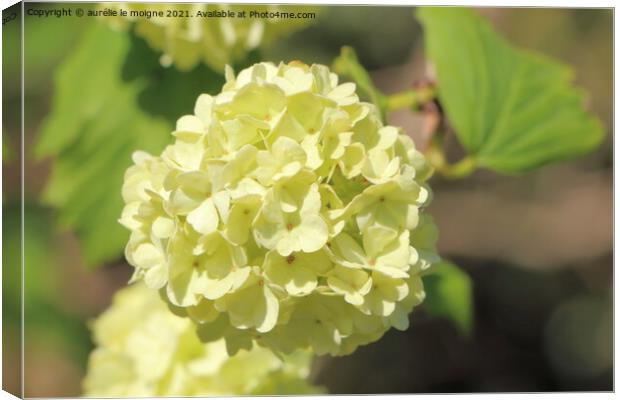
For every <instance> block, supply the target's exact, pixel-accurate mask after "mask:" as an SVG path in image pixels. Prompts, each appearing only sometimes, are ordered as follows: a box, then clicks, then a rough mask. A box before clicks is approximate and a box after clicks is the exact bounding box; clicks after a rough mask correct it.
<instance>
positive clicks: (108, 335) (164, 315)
mask: <svg viewBox="0 0 620 400" xmlns="http://www.w3.org/2000/svg"><path fill="white" fill-rule="evenodd" d="M93 331H94V339H95V343H96V345H97V347H96V349H95V350H94V351H93V352H92V353H91V355H90V359H89V362H88V372H87V375H86V378H85V379H84V382H83V385H84V394H85V396H88V397H154V396H175V397H176V396H214V395H229V396H230V395H244V394H249V395H261V394H271V395H273V394H310V393H319V392H321V390H320V389H319V388H317V387H314V386H312V385H311V384H309V383H307V382H306V378H307V377H308V374H309V369H310V362H311V360H310V354H309V353H307V352H297V353H295V354H292V355H290V356H286V357H285V358H284V359H280V358H278V357H276V356H275V355H274V354H273V353H271V352H270V351H269V350H268V349H264V348H258V347H257V348H255V349H252V350H251V351H242V352H239V353H238V354H237V355H235V356H233V357H229V356H228V354H227V353H226V345H225V343H224V341H223V340H220V341H217V342H212V343H207V344H205V343H202V342H201V341H200V340H199V339H198V337H197V336H196V332H195V328H194V325H193V324H192V323H191V321H190V320H188V319H187V318H182V317H178V316H176V315H174V314H173V313H171V312H170V311H169V310H168V308H167V307H166V304H165V303H164V302H163V301H162V300H161V299H160V298H159V296H158V294H157V292H155V291H153V290H150V289H148V288H146V287H145V286H144V285H142V284H136V285H133V286H130V287H127V288H124V289H121V290H120V291H119V292H117V294H116V295H115V297H114V301H113V304H112V306H111V307H110V308H109V309H108V310H107V311H105V312H104V313H103V314H102V315H101V316H100V317H99V318H98V319H97V320H95V321H94V323H93Z"/></svg>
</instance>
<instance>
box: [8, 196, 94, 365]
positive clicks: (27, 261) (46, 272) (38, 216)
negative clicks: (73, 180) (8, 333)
mask: <svg viewBox="0 0 620 400" xmlns="http://www.w3.org/2000/svg"><path fill="white" fill-rule="evenodd" d="M2 217H3V220H4V222H3V224H2V247H3V249H4V252H3V253H2V265H3V268H2V280H3V284H2V289H3V291H2V302H3V305H2V311H3V323H5V324H6V325H7V326H20V324H21V271H22V270H21V267H22V263H21V207H20V206H19V204H18V203H11V204H6V205H3V207H2ZM50 222H51V216H50V213H49V211H48V210H44V209H42V208H40V207H37V206H35V205H32V204H28V203H26V204H25V205H24V265H23V267H24V296H23V301H24V314H25V320H24V323H25V332H26V334H27V335H33V336H36V335H37V333H38V332H45V335H46V338H47V340H53V341H55V342H56V343H58V344H59V345H61V346H63V348H64V349H66V351H67V353H69V354H71V356H72V357H74V358H75V359H76V361H78V362H80V363H83V362H84V361H85V360H86V356H87V354H88V348H89V339H88V332H87V330H86V327H85V326H83V323H82V321H81V320H80V318H77V317H75V316H74V315H70V314H68V313H67V312H65V311H63V310H62V309H61V307H60V306H59V305H58V304H57V296H58V293H59V291H60V290H61V286H62V285H61V279H62V278H61V275H60V271H59V269H60V264H59V263H60V261H59V260H60V256H59V250H58V249H59V248H60V247H59V246H57V243H56V241H55V240H54V236H53V232H52V229H51V228H50V226H51V223H50ZM26 342H28V338H26Z"/></svg>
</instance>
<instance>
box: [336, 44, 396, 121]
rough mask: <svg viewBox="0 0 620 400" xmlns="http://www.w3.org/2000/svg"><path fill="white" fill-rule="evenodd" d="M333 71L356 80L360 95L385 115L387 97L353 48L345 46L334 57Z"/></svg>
mask: <svg viewBox="0 0 620 400" xmlns="http://www.w3.org/2000/svg"><path fill="white" fill-rule="evenodd" d="M332 71H333V72H335V73H336V74H338V75H340V76H341V77H344V78H345V79H349V80H351V81H353V82H355V84H356V85H357V92H358V93H359V94H360V96H361V97H362V98H363V99H364V100H367V101H370V102H371V103H373V104H374V105H376V106H377V108H379V111H380V112H381V115H383V116H384V115H385V111H386V107H387V97H386V96H385V95H384V94H383V93H381V91H379V90H378V89H377V88H376V87H375V85H374V84H373V83H372V80H371V79H370V75H368V72H367V71H366V69H364V67H363V66H362V65H361V64H360V62H359V60H358V59H357V55H356V54H355V50H353V48H351V47H348V46H344V47H343V48H342V49H341V50H340V55H339V56H338V57H336V58H335V59H334V62H333V65H332Z"/></svg>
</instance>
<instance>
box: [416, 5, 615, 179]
mask: <svg viewBox="0 0 620 400" xmlns="http://www.w3.org/2000/svg"><path fill="white" fill-rule="evenodd" d="M417 17H418V18H419V19H420V21H421V22H422V25H423V27H424V34H425V43H426V51H427V55H428V57H429V58H430V59H431V60H432V61H433V63H434V65H435V68H436V71H437V76H438V88H439V98H440V100H441V103H442V105H443V106H444V108H445V110H446V113H447V116H448V118H449V120H450V122H451V124H452V126H453V127H454V129H455V131H456V134H457V136H458V138H459V139H460V141H461V143H462V144H463V146H464V147H465V149H466V150H467V151H468V152H469V153H470V154H471V157H472V158H473V159H474V160H475V162H476V164H477V165H478V166H480V167H486V168H490V169H493V170H495V171H499V172H504V173H517V172H523V171H527V170H530V169H533V168H536V167H539V166H542V165H544V164H547V163H550V162H555V161H559V160H565V159H569V158H572V157H576V156H580V155H583V154H585V153H588V152H589V151H592V150H593V149H595V148H596V147H597V145H598V144H599V143H600V142H601V140H602V138H603V135H604V132H603V128H602V126H601V123H600V122H599V121H598V119H597V118H595V117H594V116H593V115H591V114H590V113H588V112H586V111H585V110H584V108H583V103H584V94H583V92H582V91H581V90H579V89H577V88H575V87H574V86H572V81H573V79H574V73H573V71H572V70H571V69H570V68H569V67H567V66H565V65H563V64H560V63H558V62H556V61H552V60H550V59H548V58H546V57H544V56H542V55H540V54H537V53H534V52H532V51H528V50H521V49H517V48H515V47H513V46H511V45H510V44H509V43H508V42H507V41H506V40H505V39H503V38H502V37H500V36H499V35H497V34H496V33H495V32H494V31H493V29H492V27H491V25H490V24H489V23H488V22H487V21H486V20H484V19H483V18H482V17H480V16H478V15H476V14H475V13H474V12H472V11H471V10H468V9H463V8H452V7H446V8H435V7H431V8H421V9H419V10H418V12H417Z"/></svg>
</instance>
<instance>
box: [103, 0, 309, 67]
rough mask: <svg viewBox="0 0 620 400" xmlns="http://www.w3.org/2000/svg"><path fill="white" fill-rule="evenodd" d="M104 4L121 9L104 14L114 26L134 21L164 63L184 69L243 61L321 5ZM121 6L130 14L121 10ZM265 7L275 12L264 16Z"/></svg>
mask: <svg viewBox="0 0 620 400" xmlns="http://www.w3.org/2000/svg"><path fill="white" fill-rule="evenodd" d="M100 8H105V9H111V10H114V11H117V13H118V14H117V16H116V17H105V21H106V22H108V23H110V24H111V25H112V26H114V27H115V28H119V29H128V27H129V26H130V25H131V24H135V29H134V32H135V33H136V35H138V36H140V37H142V38H144V39H145V40H146V42H147V43H148V44H149V46H150V47H151V48H153V49H154V50H156V51H158V52H162V53H163V54H162V56H161V58H160V61H161V63H162V65H164V66H169V65H171V64H174V65H175V66H176V67H177V68H178V69H180V70H183V71H187V70H190V69H192V68H193V67H194V66H196V65H197V64H198V63H200V62H204V63H206V64H207V65H208V66H209V67H211V68H212V69H213V70H215V71H221V70H223V69H224V66H225V65H226V64H234V63H235V62H237V61H243V60H244V58H245V57H247V56H248V53H249V52H251V51H252V50H255V49H256V48H258V47H260V46H266V45H269V44H270V43H271V42H273V41H274V40H275V39H277V38H278V37H281V36H284V35H287V34H291V33H292V32H294V31H296V30H299V29H301V28H303V27H305V26H306V25H308V24H311V23H313V22H314V20H315V18H316V16H317V13H318V12H319V11H320V9H319V7H316V6H303V5H300V6H291V5H261V4H253V5H240V4H205V3H202V4H200V3H194V4H174V3H168V4H157V3H144V4H141V3H104V4H102V5H101V6H100ZM121 10H123V11H125V12H126V13H127V14H126V15H120V11H121ZM146 12H149V13H153V12H161V13H163V17H160V16H158V15H154V16H152V14H150V15H147V14H140V13H146ZM231 13H232V14H231ZM243 13H244V14H243ZM250 13H253V14H252V15H250ZM254 13H256V14H254ZM264 13H269V14H270V15H271V16H272V17H270V18H263V17H261V15H263V14H264ZM222 15H225V16H222ZM231 15H232V16H231ZM242 15H245V16H242ZM283 15H284V16H283ZM289 15H293V17H292V18H291V17H289Z"/></svg>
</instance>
